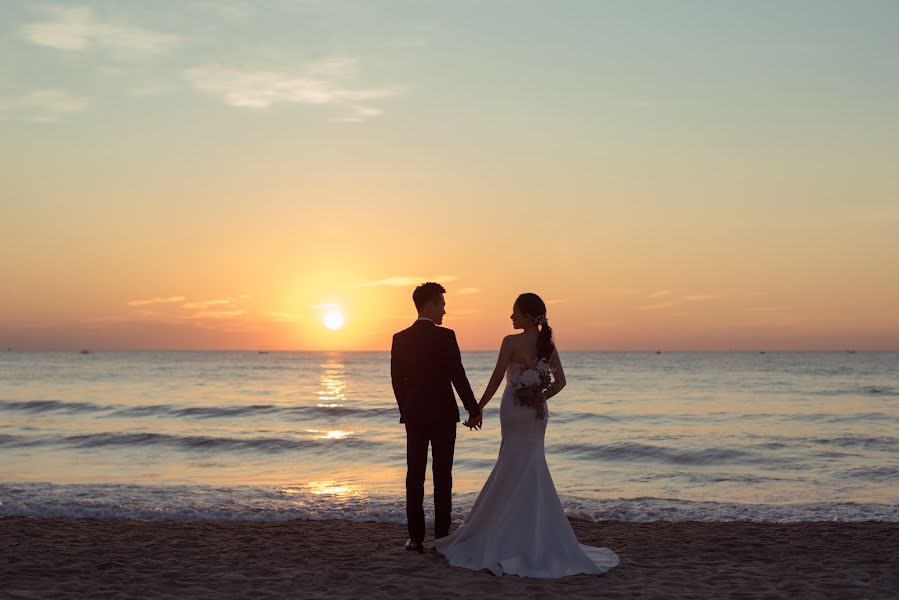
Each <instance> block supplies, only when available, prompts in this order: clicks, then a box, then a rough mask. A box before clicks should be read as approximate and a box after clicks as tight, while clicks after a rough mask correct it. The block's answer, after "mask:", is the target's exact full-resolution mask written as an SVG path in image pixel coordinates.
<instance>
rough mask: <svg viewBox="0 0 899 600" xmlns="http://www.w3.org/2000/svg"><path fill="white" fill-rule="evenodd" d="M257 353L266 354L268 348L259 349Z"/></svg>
mask: <svg viewBox="0 0 899 600" xmlns="http://www.w3.org/2000/svg"><path fill="white" fill-rule="evenodd" d="M259 354H268V350H260V351H259Z"/></svg>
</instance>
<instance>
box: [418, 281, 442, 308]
mask: <svg viewBox="0 0 899 600" xmlns="http://www.w3.org/2000/svg"><path fill="white" fill-rule="evenodd" d="M445 293H446V290H445V289H443V286H442V285H440V284H439V283H434V282H433V281H429V282H427V283H423V284H421V285H420V286H418V287H417V288H415V291H414V292H412V302H414V303H415V308H416V310H421V309H423V308H424V307H425V305H426V304H427V303H428V302H433V301H435V300H439V299H440V295H441V294H445Z"/></svg>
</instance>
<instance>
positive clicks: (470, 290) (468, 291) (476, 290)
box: [456, 288, 481, 296]
mask: <svg viewBox="0 0 899 600" xmlns="http://www.w3.org/2000/svg"><path fill="white" fill-rule="evenodd" d="M480 291H481V290H480V288H462V289H461V290H457V291H456V295H457V296H468V295H471V294H478V293H480Z"/></svg>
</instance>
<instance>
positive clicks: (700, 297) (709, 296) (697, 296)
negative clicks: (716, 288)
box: [683, 294, 721, 302]
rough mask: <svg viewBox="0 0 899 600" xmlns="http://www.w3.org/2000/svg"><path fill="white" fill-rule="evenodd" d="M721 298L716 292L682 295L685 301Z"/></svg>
mask: <svg viewBox="0 0 899 600" xmlns="http://www.w3.org/2000/svg"><path fill="white" fill-rule="evenodd" d="M719 298H721V296H719V295H718V294H693V295H692V296H684V297H683V300H684V301H685V302H705V301H707V300H718V299H719Z"/></svg>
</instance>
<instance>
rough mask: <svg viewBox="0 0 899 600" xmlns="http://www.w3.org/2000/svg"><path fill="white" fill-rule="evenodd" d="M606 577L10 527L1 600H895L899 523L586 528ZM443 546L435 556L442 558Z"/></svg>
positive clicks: (201, 529)
mask: <svg viewBox="0 0 899 600" xmlns="http://www.w3.org/2000/svg"><path fill="white" fill-rule="evenodd" d="M573 526H574V529H575V531H576V533H577V535H578V538H579V539H580V540H581V541H582V542H584V543H588V544H592V545H602V546H607V547H610V548H612V549H614V550H615V551H616V552H618V554H619V555H620V557H621V565H620V566H619V567H618V568H617V569H615V570H614V571H612V572H611V573H608V574H606V575H604V576H599V577H594V576H575V577H569V578H566V579H562V580H556V581H544V580H536V579H522V578H518V577H508V576H507V577H501V578H497V577H494V576H492V575H490V574H489V573H486V572H480V573H472V572H469V571H465V570H462V569H457V568H454V567H450V566H449V565H447V563H446V562H445V561H444V560H442V559H440V558H438V557H435V556H432V555H428V554H425V555H419V554H413V553H407V552H405V551H404V550H403V548H402V544H403V542H404V541H405V539H406V533H405V527H404V526H403V525H400V524H395V523H377V522H365V523H355V522H349V521H301V520H295V521H284V522H248V521H138V520H127V519H50V518H22V517H6V518H2V519H0V540H2V544H0V597H2V598H55V599H60V600H66V599H70V598H72V599H74V598H283V597H292V598H310V599H312V598H384V599H390V600H397V599H399V598H494V599H506V598H508V599H512V598H587V597H589V598H721V597H728V598H895V597H896V596H897V593H899V523H877V522H868V523H799V524H760V523H699V522H686V523H666V522H655V523H642V524H639V523H622V522H617V521H609V522H602V523H587V522H580V521H575V522H574V523H573ZM431 545H433V544H432V541H431V540H429V541H428V542H427V546H428V547H430V546H431Z"/></svg>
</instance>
